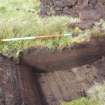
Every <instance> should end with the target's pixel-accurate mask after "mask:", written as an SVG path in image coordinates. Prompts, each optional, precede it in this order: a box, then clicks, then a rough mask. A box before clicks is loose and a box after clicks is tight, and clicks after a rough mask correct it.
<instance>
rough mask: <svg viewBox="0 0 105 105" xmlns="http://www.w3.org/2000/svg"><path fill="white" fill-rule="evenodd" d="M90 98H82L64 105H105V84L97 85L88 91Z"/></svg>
mask: <svg viewBox="0 0 105 105" xmlns="http://www.w3.org/2000/svg"><path fill="white" fill-rule="evenodd" d="M87 95H88V97H82V98H79V99H76V100H73V101H71V102H64V103H63V104H62V105H105V83H103V84H99V83H95V84H94V86H92V87H91V88H90V89H89V90H88V91H87Z"/></svg>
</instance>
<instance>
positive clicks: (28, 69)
mask: <svg viewBox="0 0 105 105" xmlns="http://www.w3.org/2000/svg"><path fill="white" fill-rule="evenodd" d="M104 56H105V37H100V38H95V37H94V38H91V40H90V41H88V42H84V43H82V44H76V45H73V46H68V47H66V48H64V49H62V50H59V49H58V50H55V51H54V52H51V51H50V50H49V49H48V48H31V49H28V50H25V51H24V53H23V56H22V57H21V59H20V60H21V62H20V64H16V63H15V62H13V61H11V59H9V58H7V57H5V56H3V55H0V105H60V104H61V102H63V101H71V100H73V99H76V98H79V97H81V96H87V93H86V91H87V90H88V89H89V88H90V87H91V86H93V85H94V83H95V82H98V83H102V82H103V81H105V57H104Z"/></svg>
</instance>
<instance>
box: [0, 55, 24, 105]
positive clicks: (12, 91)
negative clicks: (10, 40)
mask: <svg viewBox="0 0 105 105" xmlns="http://www.w3.org/2000/svg"><path fill="white" fill-rule="evenodd" d="M21 104H22V101H21V96H20V91H19V84H18V78H17V71H16V65H15V64H14V63H13V62H11V61H10V60H8V59H7V58H6V57H3V56H1V55H0V105H21Z"/></svg>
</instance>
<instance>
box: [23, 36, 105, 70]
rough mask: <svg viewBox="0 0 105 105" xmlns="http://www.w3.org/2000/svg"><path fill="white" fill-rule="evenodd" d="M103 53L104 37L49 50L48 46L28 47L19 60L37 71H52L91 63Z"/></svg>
mask: <svg viewBox="0 0 105 105" xmlns="http://www.w3.org/2000/svg"><path fill="white" fill-rule="evenodd" d="M104 55H105V37H100V38H95V37H93V38H91V40H90V41H88V42H83V43H81V44H75V45H72V46H68V47H65V48H62V50H60V49H58V50H55V51H53V52H51V51H50V50H49V49H48V48H43V47H42V48H39V47H38V48H30V49H28V50H25V51H24V52H23V56H22V57H21V62H22V63H25V64H27V65H29V66H31V67H33V68H35V70H36V68H37V70H39V71H45V72H48V71H50V72H52V71H56V70H65V69H71V68H74V67H78V66H81V65H85V64H91V63H92V62H94V61H96V60H97V59H99V58H100V57H102V56H104Z"/></svg>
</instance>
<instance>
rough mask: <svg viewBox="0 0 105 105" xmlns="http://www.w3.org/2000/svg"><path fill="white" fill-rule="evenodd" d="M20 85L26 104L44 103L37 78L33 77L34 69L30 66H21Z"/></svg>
mask: <svg viewBox="0 0 105 105" xmlns="http://www.w3.org/2000/svg"><path fill="white" fill-rule="evenodd" d="M18 75H19V85H20V89H21V96H22V100H23V102H24V104H25V105H42V104H41V101H40V96H39V93H38V90H37V86H36V79H33V75H32V70H31V69H30V68H29V67H25V66H19V68H18Z"/></svg>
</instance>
